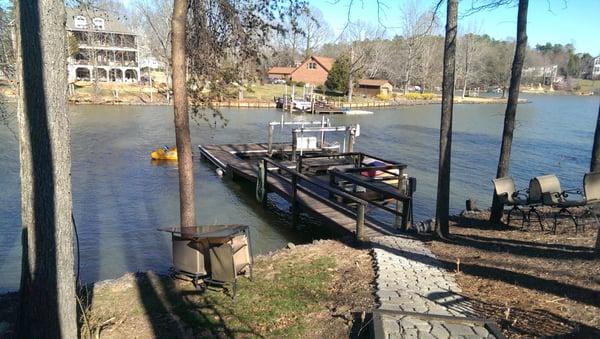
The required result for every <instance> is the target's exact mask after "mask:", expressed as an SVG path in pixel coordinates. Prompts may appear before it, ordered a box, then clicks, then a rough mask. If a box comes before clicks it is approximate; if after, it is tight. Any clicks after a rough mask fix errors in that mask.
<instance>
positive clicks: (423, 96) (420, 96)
mask: <svg viewBox="0 0 600 339" xmlns="http://www.w3.org/2000/svg"><path fill="white" fill-rule="evenodd" d="M404 97H405V98H406V99H407V100H431V99H433V97H434V95H433V93H407V94H406V95H405V96H404Z"/></svg>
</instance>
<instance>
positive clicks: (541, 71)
mask: <svg viewBox="0 0 600 339" xmlns="http://www.w3.org/2000/svg"><path fill="white" fill-rule="evenodd" d="M557 74H558V65H549V66H540V67H527V68H523V76H524V77H526V78H529V79H530V80H533V79H535V80H536V81H539V82H545V83H544V85H550V84H552V83H553V82H556V81H558V80H559V79H558V76H557Z"/></svg>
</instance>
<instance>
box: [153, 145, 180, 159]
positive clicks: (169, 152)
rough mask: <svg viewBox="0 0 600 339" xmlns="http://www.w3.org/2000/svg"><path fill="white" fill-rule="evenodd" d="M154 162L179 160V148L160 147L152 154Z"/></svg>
mask: <svg viewBox="0 0 600 339" xmlns="http://www.w3.org/2000/svg"><path fill="white" fill-rule="evenodd" d="M150 156H151V157H152V159H153V160H177V148H175V147H171V148H168V147H166V146H165V147H159V148H157V149H155V150H154V151H152V153H150Z"/></svg>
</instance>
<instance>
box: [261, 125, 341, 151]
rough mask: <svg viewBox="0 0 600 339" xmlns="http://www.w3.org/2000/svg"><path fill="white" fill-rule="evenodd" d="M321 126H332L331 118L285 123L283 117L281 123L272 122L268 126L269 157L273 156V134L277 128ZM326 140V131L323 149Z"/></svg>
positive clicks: (323, 137) (322, 134)
mask: <svg viewBox="0 0 600 339" xmlns="http://www.w3.org/2000/svg"><path fill="white" fill-rule="evenodd" d="M307 125H308V126H321V127H329V126H331V121H330V120H329V118H327V119H325V117H322V118H321V121H284V120H283V115H282V116H281V121H271V122H269V124H268V130H269V131H268V146H267V155H268V156H269V157H271V156H272V155H273V133H274V130H275V127H276V126H281V129H283V127H284V126H302V127H304V126H307ZM324 139H325V131H323V132H321V147H323V142H324Z"/></svg>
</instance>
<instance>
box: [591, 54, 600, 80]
mask: <svg viewBox="0 0 600 339" xmlns="http://www.w3.org/2000/svg"><path fill="white" fill-rule="evenodd" d="M592 79H600V56H597V57H595V58H594V61H593V63H592Z"/></svg>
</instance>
